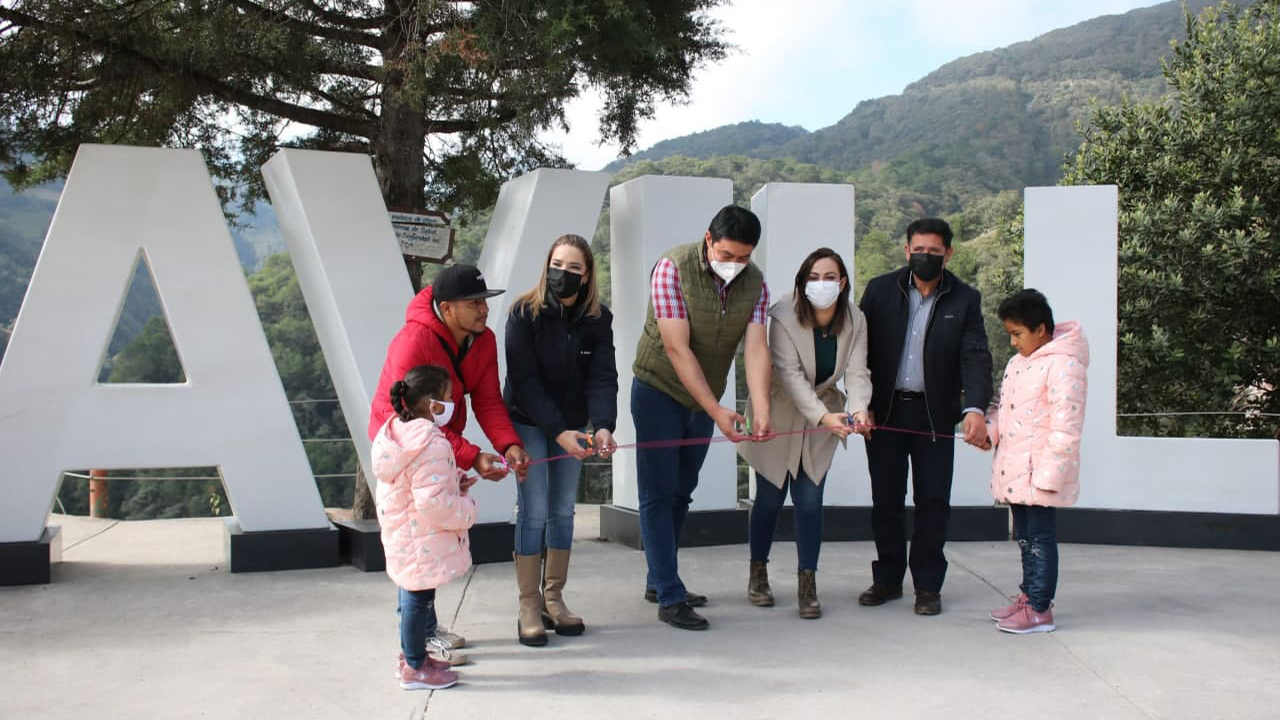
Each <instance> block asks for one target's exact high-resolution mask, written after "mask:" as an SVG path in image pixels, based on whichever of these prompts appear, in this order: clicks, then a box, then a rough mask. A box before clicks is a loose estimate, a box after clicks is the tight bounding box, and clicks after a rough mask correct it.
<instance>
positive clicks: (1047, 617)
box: [996, 605, 1057, 635]
mask: <svg viewBox="0 0 1280 720" xmlns="http://www.w3.org/2000/svg"><path fill="white" fill-rule="evenodd" d="M996 627H997V628H999V629H1000V630H1001V631H1003V632H1007V633H1014V634H1016V635H1026V634H1028V633H1040V632H1053V631H1054V629H1055V628H1056V627H1057V626H1055V625H1054V624H1053V609H1052V608H1049V609H1046V610H1045V611H1044V612H1036V611H1035V608H1033V607H1031V606H1030V605H1023V606H1022V608H1021V609H1019V610H1018V611H1017V612H1015V613H1014V614H1012V615H1010V616H1009V617H1007V618H1005V619H1004V620H1001V621H1000V622H998V623H996Z"/></svg>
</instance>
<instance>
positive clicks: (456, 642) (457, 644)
mask: <svg viewBox="0 0 1280 720" xmlns="http://www.w3.org/2000/svg"><path fill="white" fill-rule="evenodd" d="M436 637H438V638H440V639H441V640H444V641H445V642H447V643H449V645H450V646H451V648H450V649H459V648H464V647H466V646H467V639H466V638H464V637H462V636H461V635H459V634H457V633H451V632H449V628H447V627H445V626H443V625H436Z"/></svg>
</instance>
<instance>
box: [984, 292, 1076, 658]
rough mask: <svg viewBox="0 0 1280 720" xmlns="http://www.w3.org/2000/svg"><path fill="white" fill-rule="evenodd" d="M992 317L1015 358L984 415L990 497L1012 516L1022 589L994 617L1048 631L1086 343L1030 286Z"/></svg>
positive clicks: (1071, 492) (1020, 628)
mask: <svg viewBox="0 0 1280 720" xmlns="http://www.w3.org/2000/svg"><path fill="white" fill-rule="evenodd" d="M997 312H998V313H999V316H1000V319H1001V320H1002V321H1004V329H1005V331H1006V332H1008V333H1009V344H1011V345H1013V347H1014V349H1016V350H1017V351H1018V354H1017V355H1014V356H1013V358H1012V359H1010V360H1009V364H1008V365H1007V366H1006V367H1005V371H1004V380H1003V382H1002V383H1001V384H1000V400H999V405H998V406H997V407H996V408H995V409H993V410H992V411H990V412H989V413H988V414H987V423H988V425H989V433H988V434H989V439H990V443H991V445H993V446H994V447H995V448H996V455H995V459H994V461H993V462H992V466H991V494H992V495H994V496H995V499H996V500H997V501H999V502H1004V503H1009V507H1010V509H1011V510H1012V511H1013V534H1014V538H1015V539H1016V540H1017V541H1018V546H1019V548H1020V549H1021V550H1022V584H1021V585H1020V586H1019V587H1020V588H1021V590H1022V592H1021V593H1020V594H1019V595H1018V596H1017V597H1015V598H1013V604H1012V605H1009V606H1008V607H1004V608H1000V609H999V610H995V611H993V612H992V613H991V619H992V620H995V621H996V623H997V625H996V627H998V628H999V629H1000V630H1003V631H1004V632H1010V633H1018V634H1024V633H1035V632H1051V631H1052V630H1053V629H1054V627H1055V625H1054V623H1053V610H1052V605H1053V596H1054V592H1055V590H1056V589H1057V585H1058V540H1057V522H1056V518H1055V513H1054V508H1058V507H1066V506H1069V505H1074V504H1075V502H1076V498H1077V497H1079V495H1080V433H1081V430H1082V429H1083V427H1084V401H1085V393H1086V391H1087V390H1088V379H1087V377H1086V374H1085V371H1086V369H1087V368H1088V366H1089V342H1088V340H1086V339H1085V336H1084V331H1083V330H1082V329H1081V328H1080V325H1079V323H1076V322H1062V323H1058V324H1057V325H1055V324H1054V322H1053V310H1052V309H1050V307H1049V301H1048V300H1047V299H1046V298H1045V296H1044V295H1043V294H1041V293H1039V292H1037V291H1036V290H1032V289H1030V288H1028V289H1026V290H1022V291H1019V292H1017V293H1015V294H1014V295H1012V296H1011V297H1009V298H1007V299H1006V300H1005V301H1004V302H1002V303H1000V308H999V310H998V311H997Z"/></svg>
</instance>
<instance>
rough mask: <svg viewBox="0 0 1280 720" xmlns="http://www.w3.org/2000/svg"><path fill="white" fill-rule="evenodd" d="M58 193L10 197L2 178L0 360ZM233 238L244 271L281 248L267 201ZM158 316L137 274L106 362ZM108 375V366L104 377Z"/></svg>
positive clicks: (234, 229) (234, 228)
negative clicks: (148, 322) (150, 320)
mask: <svg viewBox="0 0 1280 720" xmlns="http://www.w3.org/2000/svg"><path fill="white" fill-rule="evenodd" d="M61 194H62V182H61V181H59V182H53V183H48V184H46V185H41V186H40V187H36V188H31V189H30V190H27V191H25V192H22V193H14V192H13V190H12V189H11V188H10V187H9V184H8V183H6V182H5V181H4V180H3V179H0V328H3V330H0V357H3V356H4V350H5V348H6V347H7V345H8V340H9V334H8V330H9V328H11V327H12V325H13V321H14V320H15V319H17V316H18V309H19V308H20V307H21V306H22V298H23V296H24V295H25V294H26V292H27V284H28V283H29V282H30V281H31V272H32V270H34V269H35V264H36V258H37V257H38V256H39V254H40V247H41V246H42V245H43V244H44V238H45V234H46V233H47V232H48V231H49V223H50V221H52V219H53V211H54V209H56V208H57V205H58V197H59V196H60V195H61ZM231 236H232V239H233V240H234V241H235V246H236V253H237V254H238V255H239V257H240V264H241V265H242V266H243V267H244V268H245V269H246V270H255V269H257V268H259V267H261V266H262V262H263V260H265V259H266V257H267V256H268V255H271V254H272V253H278V252H280V251H281V250H283V249H284V243H283V241H282V240H281V238H280V231H279V230H278V229H277V228H276V224H275V214H274V213H273V212H272V210H271V206H270V205H268V204H266V203H258V205H257V207H256V208H255V209H254V212H252V213H245V214H239V215H235V216H234V222H233V223H232V224H231ZM116 290H117V289H116V288H106V287H95V288H91V289H87V292H90V293H92V295H91V296H92V297H95V298H100V297H102V296H104V295H113V296H114V295H115V293H116ZM78 291H81V292H84V291H86V289H78ZM159 312H160V301H159V298H157V296H156V292H155V286H154V285H152V284H151V281H150V279H149V278H148V277H147V276H146V273H145V272H139V273H137V274H136V275H135V276H134V280H133V283H132V284H131V285H130V287H129V292H128V295H127V299H126V301H125V304H124V307H123V308H122V312H121V313H120V322H119V325H118V326H117V332H116V334H115V336H114V337H113V338H112V341H111V345H110V347H109V349H108V351H107V355H108V361H109V360H110V357H111V356H114V355H115V354H116V353H118V352H119V351H120V350H121V349H122V348H123V347H124V346H125V344H127V343H128V342H129V341H130V340H132V339H133V338H134V337H136V336H137V335H138V334H139V333H140V332H142V328H143V325H145V324H146V322H147V319H148V318H150V317H153V316H155V315H157V314H159ZM108 374H110V367H109V362H108V367H107V368H106V369H105V372H104V373H103V378H104V379H105V377H106V376H107V375H108Z"/></svg>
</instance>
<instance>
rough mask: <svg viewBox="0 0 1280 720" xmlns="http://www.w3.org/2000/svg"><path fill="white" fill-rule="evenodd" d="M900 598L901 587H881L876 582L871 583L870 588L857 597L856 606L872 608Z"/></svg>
mask: <svg viewBox="0 0 1280 720" xmlns="http://www.w3.org/2000/svg"><path fill="white" fill-rule="evenodd" d="M900 597H902V586H901V585H881V584H880V583H878V582H873V583H871V587H869V588H867V589H866V590H865V591H863V593H862V594H861V595H859V596H858V604H859V605H866V606H867V607H874V606H876V605H883V604H885V603H887V602H889V601H890V600H897V599H898V598H900Z"/></svg>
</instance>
